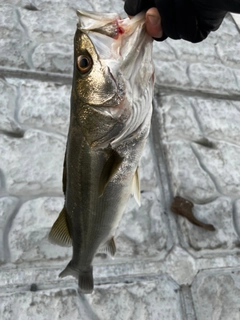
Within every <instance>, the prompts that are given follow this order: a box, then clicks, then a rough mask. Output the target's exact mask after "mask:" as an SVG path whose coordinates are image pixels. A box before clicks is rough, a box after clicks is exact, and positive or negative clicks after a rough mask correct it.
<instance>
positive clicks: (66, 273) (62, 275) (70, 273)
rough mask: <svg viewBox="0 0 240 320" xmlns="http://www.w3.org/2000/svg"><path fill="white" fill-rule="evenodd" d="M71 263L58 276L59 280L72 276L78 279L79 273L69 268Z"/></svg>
mask: <svg viewBox="0 0 240 320" xmlns="http://www.w3.org/2000/svg"><path fill="white" fill-rule="evenodd" d="M71 263H72V261H70V262H69V264H68V265H67V266H66V268H65V269H64V270H63V271H62V272H61V273H60V274H59V277H60V278H65V277H68V276H72V277H74V278H76V279H78V275H79V272H78V270H76V269H74V268H73V267H72V266H71Z"/></svg>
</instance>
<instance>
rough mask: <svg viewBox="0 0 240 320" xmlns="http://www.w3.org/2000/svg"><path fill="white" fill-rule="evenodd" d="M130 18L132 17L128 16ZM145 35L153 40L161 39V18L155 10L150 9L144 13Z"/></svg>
mask: <svg viewBox="0 0 240 320" xmlns="http://www.w3.org/2000/svg"><path fill="white" fill-rule="evenodd" d="M129 18H132V16H129ZM146 29H147V33H148V34H149V35H150V36H151V37H153V38H161V37H162V35H163V30H162V25H161V16H160V14H159V12H158V9H157V8H150V9H149V10H147V12H146Z"/></svg>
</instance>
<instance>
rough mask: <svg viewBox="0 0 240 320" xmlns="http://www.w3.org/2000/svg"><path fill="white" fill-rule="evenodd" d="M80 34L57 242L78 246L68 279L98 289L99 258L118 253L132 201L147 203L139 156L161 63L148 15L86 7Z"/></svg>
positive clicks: (88, 289) (83, 287)
mask: <svg viewBox="0 0 240 320" xmlns="http://www.w3.org/2000/svg"><path fill="white" fill-rule="evenodd" d="M77 15H78V17H79V22H78V24H77V30H76V33H75V37H74V68H73V69H74V70H73V81H72V92H71V110H70V124H69V132H68V137H67V145H66V152H65V159H64V165H63V178H62V185H63V193H64V197H65V202H64V207H63V209H62V211H61V212H60V214H59V217H58V218H57V220H56V222H55V223H54V224H53V226H52V229H51V231H50V233H49V240H50V242H52V243H54V244H58V245H60V246H69V247H71V246H72V250H73V251H72V259H71V261H70V262H69V264H68V265H67V266H66V268H65V269H64V270H63V271H62V272H61V273H60V275H59V276H60V277H66V276H73V277H75V278H76V279H77V280H78V287H79V291H80V292H81V293H84V294H85V293H86V294H88V293H92V291H93V290H94V280H93V259H94V257H95V255H96V254H97V253H99V252H103V253H106V254H108V255H110V256H111V257H113V256H114V255H115V253H116V244H115V240H114V235H115V231H116V228H117V226H118V224H119V221H120V219H121V217H122V215H123V212H124V210H125V207H126V204H127V201H128V199H129V197H130V196H131V195H134V197H135V199H136V200H137V202H138V203H139V204H140V183H139V174H138V167H139V160H140V157H141V154H142V151H143V148H144V145H145V143H146V139H147V137H148V135H149V130H150V124H151V116H152V95H153V84H154V67H153V63H152V41H153V40H152V38H151V37H150V36H149V35H148V34H147V33H146V30H145V17H144V16H145V15H144V13H140V14H138V15H136V16H135V17H134V18H132V19H129V18H126V19H121V18H120V16H119V15H118V14H115V13H113V14H111V13H106V14H105V13H95V12H89V11H86V12H83V11H80V10H78V11H77Z"/></svg>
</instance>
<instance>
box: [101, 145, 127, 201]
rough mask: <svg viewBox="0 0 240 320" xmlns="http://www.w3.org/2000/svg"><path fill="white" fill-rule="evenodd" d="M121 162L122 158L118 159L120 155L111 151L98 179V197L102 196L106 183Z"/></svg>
mask: <svg viewBox="0 0 240 320" xmlns="http://www.w3.org/2000/svg"><path fill="white" fill-rule="evenodd" d="M122 162H123V158H122V157H120V155H119V154H118V153H117V152H116V151H113V152H112V154H111V155H110V157H109V158H108V160H107V162H106V163H105V165H104V167H103V170H102V173H101V176H100V179H99V188H98V195H99V197H101V196H102V195H103V192H104V190H105V188H106V186H107V184H108V182H109V181H110V180H111V179H112V177H113V176H114V175H115V174H116V172H117V170H118V169H119V167H120V165H121V163H122Z"/></svg>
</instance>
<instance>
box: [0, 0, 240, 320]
mask: <svg viewBox="0 0 240 320" xmlns="http://www.w3.org/2000/svg"><path fill="white" fill-rule="evenodd" d="M77 8H81V9H82V10H95V11H102V10H103V9H104V11H114V12H119V13H120V14H121V13H123V3H122V1H120V0H119V1H116V0H112V1H110V0H104V1H92V0H89V1H73V0H69V1H67V0H63V1H53V0H44V1H43V0H41V1H40V0H32V1H31V0H22V1H21V0H12V1H9V2H5V3H1V4H0V12H1V14H0V44H1V50H0V319H4V320H12V319H24V320H28V319H37V320H38V319H39V320H41V319H44V320H48V319H49V320H50V319H51V320H53V319H65V320H67V319H84V320H85V319H86V320H87V319H104V320H108V319H109V320H112V319H116V320H120V319H133V320H135V319H141V320H145V319H146V320H148V319H151V320H152V319H153V320H158V319H161V320H165V319H166V320H169V319H170V320H178V319H179V320H195V319H196V320H208V319H209V320H210V319H211V320H212V319H214V320H218V319H219V320H220V319H222V320H235V319H236V320H238V319H240V311H239V301H240V292H239V270H240V269H239V265H240V258H239V253H240V250H239V245H240V242H239V235H240V196H239V194H240V193H239V191H240V171H239V167H240V160H239V159H240V58H239V57H240V46H239V43H240V34H239V29H238V28H237V26H236V25H235V23H234V21H233V19H232V17H231V16H228V17H226V19H225V20H224V23H223V24H222V26H221V28H220V29H219V30H218V31H217V32H215V33H214V34H212V35H210V36H209V38H208V39H207V40H206V41H204V42H202V43H200V44H194V45H193V44H190V43H186V42H183V41H171V40H167V41H165V42H163V43H155V44H154V61H155V65H156V72H155V78H156V85H155V97H154V114H153V121H152V131H151V134H150V137H149V140H148V143H147V145H146V148H145V150H144V154H143V157H142V159H141V167H140V176H141V198H142V199H141V202H142V205H141V207H140V208H139V207H138V206H137V204H136V203H135V201H134V199H130V200H129V203H128V207H127V210H126V212H125V214H124V216H123V218H122V220H121V223H120V225H119V228H118V230H117V234H116V244H117V248H118V251H117V255H116V257H115V259H114V260H111V259H109V258H104V257H103V256H98V257H96V259H95V263H94V265H95V268H94V277H95V282H96V288H95V291H94V293H93V294H92V295H86V296H81V295H79V294H78V293H77V291H76V289H77V286H76V281H75V280H74V279H72V278H65V279H59V278H58V273H59V272H60V271H61V270H62V269H63V267H65V265H66V264H67V262H68V261H69V259H70V257H71V249H68V248H61V247H58V246H54V245H52V244H50V243H49V242H48V240H47V234H48V232H49V229H50V227H51V225H52V224H53V222H54V221H55V220H56V218H57V216H58V213H59V211H60V210H61V208H62V206H63V195H62V191H61V176H62V163H63V156H64V151H65V143H66V134H67V130H68V119H69V106H70V103H69V100H70V90H71V77H72V53H73V45H72V43H73V35H74V32H75V26H76V22H77V19H76V15H75V9H77ZM175 196H181V197H183V198H185V199H187V200H189V201H191V202H193V203H194V209H193V211H194V215H195V216H196V217H197V218H198V219H199V220H201V221H202V222H205V223H211V224H212V225H214V227H215V229H216V230H215V231H208V230H205V229H202V228H199V227H197V226H195V225H193V224H191V223H190V222H189V221H188V220H186V219H185V218H183V217H180V216H177V215H176V214H174V213H173V212H171V210H170V206H171V203H172V201H173V198H174V197H175Z"/></svg>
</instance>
